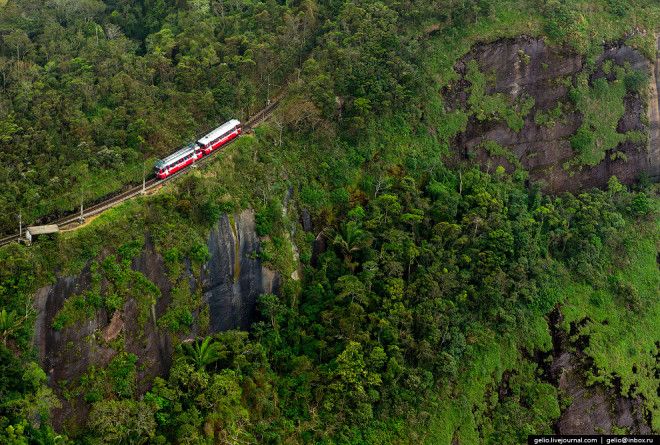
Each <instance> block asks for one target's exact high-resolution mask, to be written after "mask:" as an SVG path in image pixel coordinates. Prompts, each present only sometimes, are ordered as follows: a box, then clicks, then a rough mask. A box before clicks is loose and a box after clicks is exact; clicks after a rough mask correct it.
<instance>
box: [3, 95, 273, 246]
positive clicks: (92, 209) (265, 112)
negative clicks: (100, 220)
mask: <svg viewBox="0 0 660 445" xmlns="http://www.w3.org/2000/svg"><path fill="white" fill-rule="evenodd" d="M280 99H281V96H278V97H276V98H275V99H274V100H273V101H272V102H271V103H270V104H268V105H267V106H266V107H265V108H263V109H261V110H260V111H259V112H257V113H256V114H255V115H254V116H252V117H250V118H249V119H248V120H247V121H246V122H245V124H244V125H243V128H244V130H245V132H249V131H250V130H251V129H253V128H254V127H256V126H257V125H259V124H260V123H262V122H263V121H265V120H266V119H267V118H268V116H270V115H271V113H272V112H273V110H275V108H277V106H278V105H279V102H280ZM239 138H240V136H239ZM237 139H238V138H236V139H233V140H232V141H230V142H229V143H227V144H226V145H225V146H227V145H230V144H231V143H233V142H234V141H235V140H237ZM222 151H224V150H217V151H213V152H211V153H210V154H209V155H207V156H204V157H203V158H201V159H199V160H198V161H196V162H195V163H193V164H191V165H190V166H188V168H184V169H183V170H179V171H178V172H176V173H173V174H172V175H170V176H168V177H166V178H165V179H158V178H150V179H148V180H147V181H145V183H144V186H143V185H142V184H140V185H138V186H135V187H131V188H129V189H128V190H125V191H123V192H121V193H118V194H116V195H113V196H109V197H108V198H107V199H104V200H102V201H101V202H98V203H97V204H94V205H91V206H89V207H88V208H86V209H83V214H82V215H81V214H80V213H72V214H69V215H66V216H64V217H62V218H59V219H57V220H55V221H52V222H49V223H48V224H57V226H58V227H59V228H64V227H67V226H69V225H70V224H73V223H75V222H78V221H80V218H81V216H82V217H83V218H87V217H90V216H94V215H98V214H99V213H102V212H104V211H105V210H108V209H109V208H111V207H114V206H116V205H117V204H120V203H122V202H124V201H127V200H129V199H131V198H134V197H135V196H138V195H141V194H142V193H143V192H146V191H148V190H152V189H154V188H156V187H160V186H161V185H163V184H165V183H166V182H168V181H171V180H173V179H174V178H176V177H178V176H180V175H183V174H185V173H186V172H188V171H189V170H190V167H192V166H193V165H200V164H204V163H206V162H207V161H208V160H209V159H211V158H213V155H214V154H216V153H218V152H222ZM20 239H21V234H13V235H8V236H5V237H4V238H0V246H3V245H5V244H9V243H11V242H14V241H19V240H20Z"/></svg>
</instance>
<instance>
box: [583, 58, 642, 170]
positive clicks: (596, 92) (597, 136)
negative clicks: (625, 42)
mask: <svg viewBox="0 0 660 445" xmlns="http://www.w3.org/2000/svg"><path fill="white" fill-rule="evenodd" d="M613 71H614V75H615V79H614V80H613V81H611V82H609V81H608V80H607V79H606V78H605V77H597V78H596V79H594V80H593V81H592V82H591V84H590V82H589V79H588V76H587V75H586V73H585V74H581V75H579V76H578V79H577V85H576V86H575V87H574V88H573V89H572V90H571V92H570V96H571V99H572V100H573V102H574V104H575V107H576V108H577V110H578V111H580V113H582V116H583V118H582V125H581V126H580V128H579V129H578V131H577V133H576V134H575V135H573V136H572V137H571V139H570V141H571V147H572V148H573V150H575V152H576V158H575V159H574V161H572V164H574V165H582V164H586V165H590V166H594V165H597V164H599V163H600V162H601V161H602V160H603V159H604V158H605V153H606V152H607V151H608V150H612V149H614V148H616V146H617V145H618V144H619V143H621V142H624V141H626V140H632V141H637V140H638V139H639V137H638V135H636V134H634V133H633V132H630V133H629V134H621V133H619V132H617V125H618V123H619V120H620V119H621V117H622V116H623V113H624V111H625V106H624V103H623V98H624V96H625V94H626V91H630V92H634V93H638V92H639V91H640V89H641V88H642V86H645V85H646V84H647V83H648V80H647V78H646V77H645V74H644V73H643V72H641V71H635V70H630V69H629V68H626V67H621V66H615V67H614V69H613ZM640 73H641V74H640Z"/></svg>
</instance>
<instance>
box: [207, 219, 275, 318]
mask: <svg viewBox="0 0 660 445" xmlns="http://www.w3.org/2000/svg"><path fill="white" fill-rule="evenodd" d="M208 248H209V252H210V253H211V259H210V260H209V262H208V263H207V264H206V265H205V266H204V268H203V271H202V290H203V292H204V300H205V301H206V302H208V305H209V308H210V312H211V329H212V330H213V331H224V330H227V329H236V328H239V329H248V328H249V327H250V324H251V323H252V320H253V319H254V310H255V303H256V300H257V297H258V296H259V295H260V294H263V293H272V292H274V291H275V290H276V289H277V287H278V285H279V279H278V277H277V276H276V274H275V273H274V272H273V271H271V270H269V269H266V268H263V267H262V266H261V261H260V260H259V259H258V258H256V254H257V253H258V251H259V238H258V236H257V232H256V230H255V223H254V212H253V211H251V210H245V211H243V212H241V213H240V214H238V215H235V216H232V217H230V216H227V215H224V216H223V217H222V218H221V219H220V221H219V222H218V225H217V226H216V227H215V228H214V229H213V231H212V232H211V236H210V237H209V240H208Z"/></svg>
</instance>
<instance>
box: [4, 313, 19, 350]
mask: <svg viewBox="0 0 660 445" xmlns="http://www.w3.org/2000/svg"><path fill="white" fill-rule="evenodd" d="M17 327H18V322H17V320H16V312H14V311H11V312H7V309H5V308H2V311H0V335H2V344H4V345H6V344H7V337H9V336H10V335H11V334H12V333H13V331H14V330H15V329H16V328H17Z"/></svg>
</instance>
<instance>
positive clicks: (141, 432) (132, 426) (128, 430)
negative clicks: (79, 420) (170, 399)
mask: <svg viewBox="0 0 660 445" xmlns="http://www.w3.org/2000/svg"><path fill="white" fill-rule="evenodd" d="M88 427H89V429H90V430H91V431H92V432H93V433H94V436H95V437H96V438H97V439H98V440H100V442H101V443H107V444H144V443H148V442H149V440H150V439H151V438H152V437H154V435H155V430H156V421H155V419H154V412H153V411H152V408H151V407H150V406H149V405H148V404H146V403H145V402H136V401H133V400H103V401H100V402H96V403H95V404H94V406H93V407H92V411H91V413H90V415H89V421H88Z"/></svg>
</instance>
